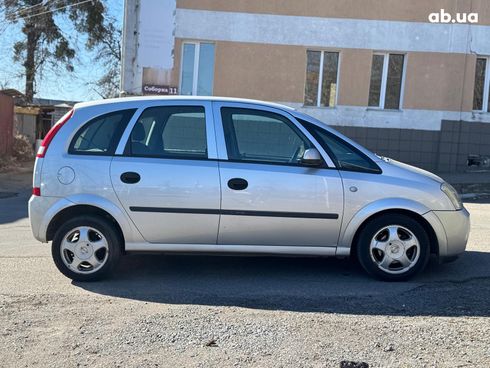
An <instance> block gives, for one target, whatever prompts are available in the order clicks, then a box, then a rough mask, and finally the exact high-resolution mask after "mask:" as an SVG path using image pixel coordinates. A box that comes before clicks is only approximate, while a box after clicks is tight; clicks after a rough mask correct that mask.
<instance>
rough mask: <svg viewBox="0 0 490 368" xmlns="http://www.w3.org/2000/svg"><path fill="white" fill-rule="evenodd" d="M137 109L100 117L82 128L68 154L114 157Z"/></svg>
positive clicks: (74, 138) (73, 140)
mask: <svg viewBox="0 0 490 368" xmlns="http://www.w3.org/2000/svg"><path fill="white" fill-rule="evenodd" d="M135 111H136V109H129V110H120V111H114V112H110V113H108V114H104V115H101V116H98V117H96V118H94V119H92V120H90V121H89V122H88V123H86V124H85V125H83V126H82V128H80V129H79V130H78V132H77V133H76V134H75V137H73V139H72V141H71V143H70V147H69V150H68V152H69V153H71V154H81V155H101V156H110V155H114V152H115V150H116V147H117V144H118V143H119V140H120V139H121V135H122V133H123V132H124V129H125V128H126V126H127V125H128V122H129V120H131V117H132V116H133V114H134V112H135Z"/></svg>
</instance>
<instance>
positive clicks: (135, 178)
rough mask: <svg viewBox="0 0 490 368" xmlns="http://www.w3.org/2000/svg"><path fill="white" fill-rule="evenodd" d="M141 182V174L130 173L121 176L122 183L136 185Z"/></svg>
mask: <svg viewBox="0 0 490 368" xmlns="http://www.w3.org/2000/svg"><path fill="white" fill-rule="evenodd" d="M140 180H141V176H140V174H138V173H136V172H133V171H128V172H125V173H122V174H121V181H122V182H123V183H126V184H135V183H137V182H139V181H140Z"/></svg>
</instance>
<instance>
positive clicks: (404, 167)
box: [381, 157, 444, 183]
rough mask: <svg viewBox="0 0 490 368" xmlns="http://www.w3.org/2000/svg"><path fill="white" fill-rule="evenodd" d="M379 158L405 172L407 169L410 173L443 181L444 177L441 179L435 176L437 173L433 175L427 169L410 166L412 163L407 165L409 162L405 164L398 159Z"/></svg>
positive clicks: (438, 181) (439, 181)
mask: <svg viewBox="0 0 490 368" xmlns="http://www.w3.org/2000/svg"><path fill="white" fill-rule="evenodd" d="M381 159H382V160H383V162H384V163H385V165H388V166H390V167H392V168H396V169H400V170H403V171H405V172H407V171H408V172H410V173H412V174H415V175H416V176H419V177H424V178H427V179H431V180H434V181H436V182H437V183H444V179H442V178H441V177H439V176H437V175H435V174H433V173H431V172H429V171H427V170H423V169H420V168H418V167H415V166H412V165H409V164H406V163H403V162H400V161H396V160H393V159H392V158H387V157H381Z"/></svg>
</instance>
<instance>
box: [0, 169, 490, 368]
mask: <svg viewBox="0 0 490 368" xmlns="http://www.w3.org/2000/svg"><path fill="white" fill-rule="evenodd" d="M29 180H30V174H28V173H22V172H21V173H19V174H17V175H14V176H12V175H5V174H0V192H12V191H14V190H16V191H17V192H18V195H16V196H13V197H12V196H10V195H9V196H5V197H1V196H0V209H1V210H0V235H1V236H0V250H1V253H0V359H1V360H0V366H2V367H74V366H81V367H88V366H90V367H181V366H185V367H210V366H221V367H235V366H236V367H340V363H341V361H355V362H365V363H368V364H369V367H488V366H489V364H490V337H489V336H490V320H489V315H490V304H489V300H490V247H489V243H490V240H489V239H490V204H487V203H484V202H486V200H482V201H480V202H483V203H468V204H467V208H468V209H469V210H470V212H471V214H472V233H471V237H470V243H469V247H468V251H467V252H466V253H465V255H464V256H463V257H461V258H460V259H459V260H457V261H455V262H453V263H450V264H444V265H438V264H437V263H436V262H434V261H433V262H431V264H430V265H429V267H428V269H427V270H426V271H425V272H424V273H423V274H422V275H420V276H418V277H416V278H415V279H414V280H411V281H410V282H405V283H386V282H378V281H374V280H371V279H370V278H368V277H367V276H365V275H364V273H363V272H361V270H360V269H359V267H358V266H357V265H356V264H354V263H352V262H350V261H348V260H334V259H313V258H272V257H271V258H266V257H248V258H246V257H244V258H240V257H215V256H176V255H175V256H162V255H154V256H150V255H135V256H128V257H125V259H124V260H123V263H122V264H121V267H120V268H119V269H118V271H117V273H116V275H115V276H114V278H113V279H111V280H107V281H103V282H98V283H91V284H82V283H72V282H71V281H70V280H68V279H66V278H64V277H63V276H62V275H61V274H60V273H59V272H58V271H57V270H56V269H55V267H54V265H53V263H52V261H51V257H50V251H49V247H48V246H46V245H41V244H39V243H37V242H36V241H35V240H34V239H33V238H32V235H31V233H30V228H29V223H28V220H27V219H26V216H27V211H26V201H27V198H28V196H29V194H28V187H29ZM7 197H8V198H7ZM473 202H478V201H473Z"/></svg>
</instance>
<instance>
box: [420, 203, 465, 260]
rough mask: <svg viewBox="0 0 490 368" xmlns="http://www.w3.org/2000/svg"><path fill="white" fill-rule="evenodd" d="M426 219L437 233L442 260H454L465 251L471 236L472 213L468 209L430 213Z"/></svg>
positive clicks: (426, 215)
mask: <svg viewBox="0 0 490 368" xmlns="http://www.w3.org/2000/svg"><path fill="white" fill-rule="evenodd" d="M424 217H425V219H426V220H428V221H429V223H430V224H431V225H432V228H433V229H434V231H435V233H436V237H437V239H438V243H439V257H440V258H441V259H444V258H452V257H455V256H457V255H459V254H461V253H463V252H464V251H465V249H466V243H467V242H468V236H469V234H470V213H469V212H468V211H467V210H466V208H463V209H461V210H458V211H430V212H428V213H426V214H425V215H424Z"/></svg>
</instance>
